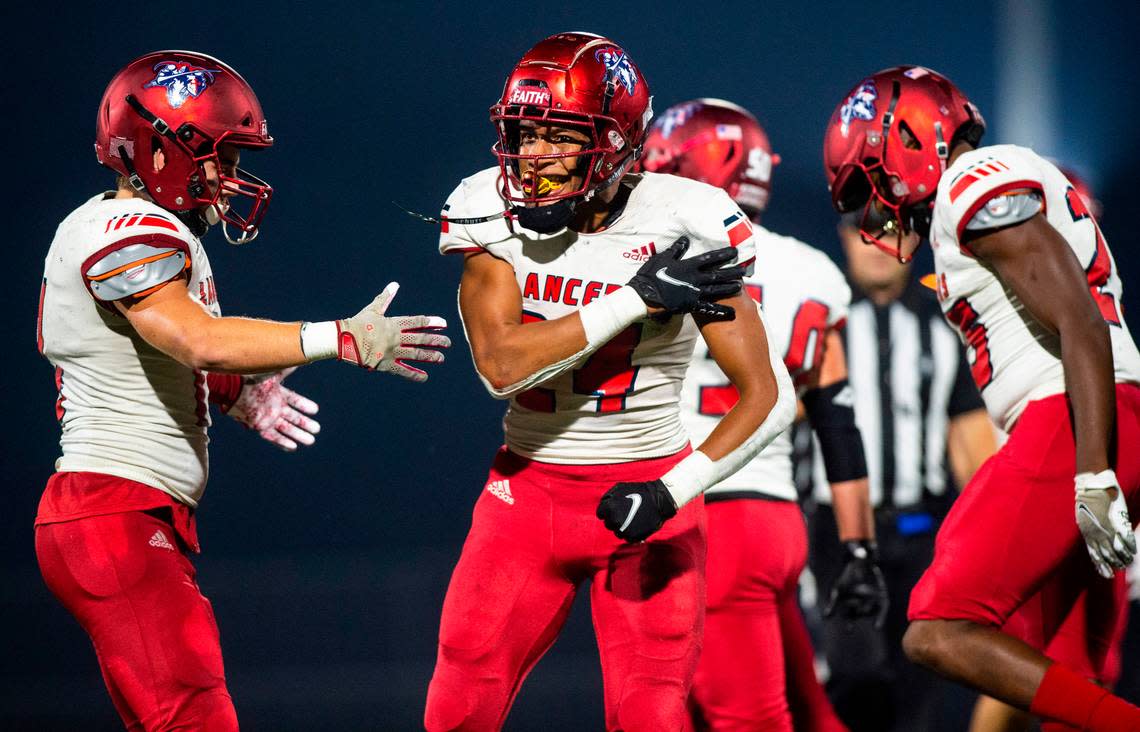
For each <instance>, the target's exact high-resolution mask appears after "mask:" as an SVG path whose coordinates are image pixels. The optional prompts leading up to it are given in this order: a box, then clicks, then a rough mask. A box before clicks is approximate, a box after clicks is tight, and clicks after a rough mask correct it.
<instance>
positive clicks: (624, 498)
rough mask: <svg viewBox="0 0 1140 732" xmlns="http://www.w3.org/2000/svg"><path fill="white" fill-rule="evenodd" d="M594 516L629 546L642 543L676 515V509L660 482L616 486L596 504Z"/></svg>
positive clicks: (671, 498) (652, 481) (619, 484)
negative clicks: (596, 508)
mask: <svg viewBox="0 0 1140 732" xmlns="http://www.w3.org/2000/svg"><path fill="white" fill-rule="evenodd" d="M596 513H597V516H598V518H600V519H601V520H602V522H603V523H605V525H606V528H607V529H609V530H610V531H612V532H614V533H615V534H617V537H618V538H619V539H625V540H626V541H628V542H630V543H631V544H633V543H636V542H639V541H645V540H646V539H648V538H649V537H650V535H652V534H653V532H655V531H657V529H660V528H661V524H663V523H665V521H666V520H667V519H671V518H673V517H674V516H676V515H677V506H676V505H674V503H673V497H672V496H670V495H669V491H668V489H666V488H665V484H664V483H663V482H661V481H660V480H651V481H649V482H647V483H618V484H617V485H615V486H614V487H613V488H610V489H609V490H608V491H606V493H605V495H604V496H602V500H600V501H598V510H597V512H596Z"/></svg>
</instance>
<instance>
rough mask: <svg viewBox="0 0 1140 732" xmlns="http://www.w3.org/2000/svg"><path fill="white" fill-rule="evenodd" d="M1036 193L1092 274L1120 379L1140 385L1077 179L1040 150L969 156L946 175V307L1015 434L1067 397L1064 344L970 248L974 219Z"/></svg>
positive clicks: (936, 233) (937, 221) (1113, 277)
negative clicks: (1026, 412)
mask: <svg viewBox="0 0 1140 732" xmlns="http://www.w3.org/2000/svg"><path fill="white" fill-rule="evenodd" d="M1019 191H1036V192H1037V194H1038V195H1039V196H1040V197H1041V199H1042V201H1043V203H1044V213H1045V216H1046V218H1047V219H1048V221H1049V224H1050V225H1051V226H1053V228H1055V229H1056V230H1057V231H1058V232H1060V234H1061V236H1063V237H1064V238H1065V241H1067V242H1068V244H1069V246H1070V247H1072V249H1073V252H1074V253H1075V254H1076V256H1077V260H1078V261H1079V262H1080V263H1081V266H1083V267H1084V268H1085V271H1086V272H1087V273H1088V284H1089V291H1090V292H1091V293H1092V296H1093V299H1094V300H1095V301H1096V303H1097V305H1098V307H1099V308H1100V311H1101V314H1102V315H1103V316H1104V319H1105V320H1106V321H1107V322H1108V323H1109V332H1110V333H1111V337H1112V353H1113V360H1114V363H1115V368H1116V380H1117V381H1118V382H1122V381H1136V382H1140V353H1138V352H1137V350H1136V344H1135V342H1134V341H1133V340H1132V335H1131V333H1130V332H1129V331H1128V325H1127V324H1126V323H1125V322H1124V317H1123V315H1122V311H1121V306H1120V300H1121V295H1122V287H1121V283H1120V277H1119V274H1118V273H1117V269H1116V264H1115V262H1114V261H1113V258H1112V253H1111V252H1109V250H1108V246H1107V245H1106V244H1105V241H1104V237H1103V236H1102V235H1101V233H1100V229H1099V227H1098V226H1097V225H1096V222H1095V221H1094V220H1093V218H1092V216H1090V215H1089V213H1088V211H1087V210H1086V208H1085V206H1084V203H1083V202H1082V201H1081V198H1080V196H1079V195H1077V193H1076V191H1075V190H1074V189H1073V187H1072V185H1071V184H1070V183H1069V181H1068V179H1067V178H1065V176H1064V175H1063V174H1062V173H1061V171H1059V170H1058V169H1057V167H1056V166H1055V165H1053V164H1052V163H1050V162H1049V161H1048V160H1045V159H1044V158H1042V157H1041V156H1039V155H1037V154H1036V153H1034V152H1033V151H1032V150H1029V149H1028V148H1024V147H1018V146H1016V145H992V146H990V147H983V148H979V149H977V150H972V151H970V152H967V153H965V154H964V155H961V156H960V157H959V158H958V159H957V160H956V161H955V162H954V164H953V165H952V166H950V168H949V169H948V170H947V171H946V173H945V174H943V176H942V180H941V181H939V183H938V195H937V197H936V199H935V204H934V217H933V221H932V222H931V234H930V241H931V245H932V246H933V248H934V263H935V269H936V271H937V279H938V282H937V285H938V299H939V301H940V302H941V304H942V312H943V314H945V316H946V319H947V320H948V321H949V322H950V324H951V325H952V326H954V328H955V329H956V330H957V331H958V334H959V336H960V337H961V338H962V341H963V343H965V344H966V347H967V358H968V359H969V361H970V368H971V371H972V372H973V376H974V381H975V382H976V383H977V385H978V389H979V390H980V391H981V392H982V397H983V398H984V399H985V402H986V408H987V409H988V410H989V413H990V416H991V417H992V418H993V419H994V421H995V422H997V424H998V425H999V426H1001V427H1002V428H1003V429H1005V430H1006V431H1009V430H1011V429H1012V428H1013V425H1014V423H1015V422H1016V421H1017V418H1018V416H1019V415H1020V414H1021V412H1022V410H1023V409H1024V408H1025V405H1026V404H1028V403H1029V402H1030V401H1032V400H1034V399H1040V398H1042V397H1046V396H1049V395H1051V394H1060V393H1063V392H1064V391H1065V374H1064V369H1063V368H1062V366H1061V356H1060V353H1061V349H1060V340H1059V339H1058V337H1057V336H1055V335H1053V334H1051V333H1049V332H1048V331H1047V330H1046V329H1045V328H1043V327H1042V326H1041V325H1040V324H1039V323H1038V322H1037V321H1036V320H1035V319H1034V318H1033V317H1032V316H1031V315H1029V313H1027V312H1023V310H1024V308H1025V306H1024V304H1023V303H1022V302H1021V301H1020V300H1018V298H1017V297H1016V296H1015V295H1014V294H1013V293H1012V292H1009V291H1008V290H1007V289H1006V288H1005V287H1004V286H1003V285H1002V283H1001V281H1000V280H999V279H998V278H997V276H996V275H995V274H994V272H993V271H992V270H991V269H990V268H988V267H986V266H984V265H982V264H981V263H979V262H978V261H977V260H976V259H975V258H974V257H973V256H972V255H971V254H970V253H969V251H968V250H966V249H965V248H963V247H962V246H961V239H960V237H961V236H962V234H963V233H964V232H965V230H966V227H967V225H968V224H969V223H970V221H971V219H973V218H974V217H975V216H981V217H985V216H997V215H1000V214H1001V212H1002V206H1003V202H1002V200H1001V198H1002V196H1003V194H1007V193H1015V192H1019Z"/></svg>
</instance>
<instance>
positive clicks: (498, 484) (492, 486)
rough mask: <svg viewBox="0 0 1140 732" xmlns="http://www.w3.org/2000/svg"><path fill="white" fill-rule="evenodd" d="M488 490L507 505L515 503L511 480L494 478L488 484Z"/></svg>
mask: <svg viewBox="0 0 1140 732" xmlns="http://www.w3.org/2000/svg"><path fill="white" fill-rule="evenodd" d="M487 492H488V493H490V494H491V495H492V496H494V497H495V498H498V499H499V500H501V501H503V502H504V503H506V504H507V505H510V506H513V505H515V497H514V496H512V495H511V481H509V480H492V481H491V482H490V483H488V484H487Z"/></svg>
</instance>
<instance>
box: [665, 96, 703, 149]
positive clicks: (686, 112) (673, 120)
mask: <svg viewBox="0 0 1140 732" xmlns="http://www.w3.org/2000/svg"><path fill="white" fill-rule="evenodd" d="M700 107H701V105H699V104H696V103H694V102H689V103H688V104H678V105H676V106H675V107H669V109H666V110H665V114H663V115H661V117H660V118H659V119H658V120H657V122H655V123H654V124H655V125H656V127H657V129H659V130H661V137H662V138H664V139H666V140H668V139H669V137H670V136H672V134H673V131H674V130H676V129H677V128H678V127H683V126H684V125H685V123H686V122H688V121H689V119H690V118H692V116H693V115H694V114H695V113H696V111H697V110H698V109H700Z"/></svg>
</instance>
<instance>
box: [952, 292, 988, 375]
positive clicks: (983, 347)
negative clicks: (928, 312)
mask: <svg viewBox="0 0 1140 732" xmlns="http://www.w3.org/2000/svg"><path fill="white" fill-rule="evenodd" d="M946 319H947V320H949V321H950V322H951V323H952V324H953V325H954V327H956V328H957V329H958V332H959V333H961V334H962V337H963V338H964V339H965V341H966V346H967V347H969V348H970V350H971V351H972V352H973V355H974V357H973V359H971V361H970V373H971V374H972V375H973V377H974V383H975V384H977V385H978V391H981V390H983V389H985V388H986V387H987V386H989V385H990V382H991V381H993V380H994V369H993V364H992V363H991V362H990V343H989V333H987V332H986V326H984V325H982V323H980V322H979V321H978V311H977V310H974V306H973V305H971V304H970V303H969V302H968V301H967V300H966V298H964V297H963V298H959V299H958V301H957V302H955V303H954V304H953V305H951V306H950V309H949V310H948V311H946Z"/></svg>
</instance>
